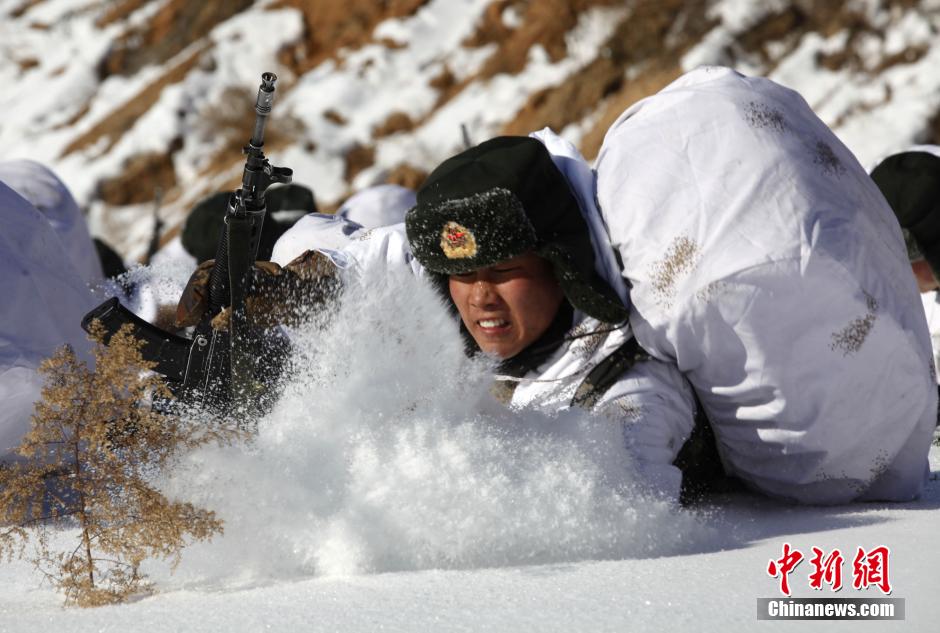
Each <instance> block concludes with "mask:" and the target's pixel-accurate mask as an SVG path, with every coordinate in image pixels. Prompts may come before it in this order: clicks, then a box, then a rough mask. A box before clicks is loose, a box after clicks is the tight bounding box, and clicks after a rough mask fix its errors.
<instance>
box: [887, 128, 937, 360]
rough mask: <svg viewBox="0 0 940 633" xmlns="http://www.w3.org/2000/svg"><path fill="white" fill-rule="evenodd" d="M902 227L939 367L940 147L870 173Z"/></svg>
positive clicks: (897, 158)
mask: <svg viewBox="0 0 940 633" xmlns="http://www.w3.org/2000/svg"><path fill="white" fill-rule="evenodd" d="M871 177H872V180H874V181H875V184H876V185H878V188H879V189H881V193H883V194H884V196H885V199H886V200H887V201H888V204H889V205H891V210H892V211H894V214H895V215H896V216H897V218H898V222H900V223H901V231H902V232H903V234H904V243H905V244H906V246H907V255H908V258H909V259H910V261H911V272H913V273H914V278H915V279H916V280H917V287H918V289H919V290H920V292H921V295H920V298H921V301H922V303H923V305H924V312H925V313H926V315H927V326H928V327H929V328H930V338H931V342H932V344H933V355H934V363H935V364H938V363H940V281H938V277H940V146H937V145H917V146H915V147H912V148H910V149H909V150H907V151H905V152H901V153H899V154H893V155H891V156H888V157H887V158H885V159H884V160H883V161H881V162H880V163H879V164H878V166H877V167H875V169H874V170H873V171H872V172H871Z"/></svg>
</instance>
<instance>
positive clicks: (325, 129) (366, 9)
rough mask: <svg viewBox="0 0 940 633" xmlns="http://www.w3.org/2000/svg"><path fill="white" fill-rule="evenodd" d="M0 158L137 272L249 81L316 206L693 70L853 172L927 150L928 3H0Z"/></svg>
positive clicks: (237, 142)
mask: <svg viewBox="0 0 940 633" xmlns="http://www.w3.org/2000/svg"><path fill="white" fill-rule="evenodd" d="M0 17H2V20H0V82H2V85H3V86H4V90H3V91H2V92H0V108H2V112H3V116H2V117H0V146H2V147H3V148H4V150H5V155H6V157H9V158H32V159H35V160H39V161H41V162H44V163H46V164H49V165H50V166H52V167H53V168H54V169H56V170H57V171H58V173H59V174H60V175H61V176H62V177H63V179H64V180H65V181H66V183H67V184H68V185H69V186H70V187H71V188H72V190H73V192H74V194H75V196H76V198H77V199H78V200H79V201H80V203H82V204H83V205H85V206H86V207H87V208H88V211H89V217H90V221H91V225H92V230H93V232H94V233H96V234H98V235H101V236H103V237H104V238H105V239H106V240H108V241H110V242H112V243H114V244H116V245H118V246H119V249H120V250H121V251H122V252H123V254H124V255H125V256H126V257H127V258H128V259H136V258H139V257H141V256H142V255H143V253H144V252H145V249H146V244H147V242H148V241H149V239H150V235H151V233H152V230H153V226H154V209H155V208H157V209H158V213H159V216H160V219H161V220H162V225H163V227H164V230H163V234H162V239H163V240H164V241H165V240H168V239H170V238H171V237H172V236H173V235H174V232H175V231H177V230H178V226H179V224H180V222H181V220H182V219H183V218H184V217H185V213H186V212H187V211H188V209H189V208H190V207H191V206H192V204H193V202H194V201H196V200H198V199H199V198H200V197H202V196H203V195H205V194H207V193H210V192H213V191H216V190H219V189H230V188H233V187H234V186H235V185H236V184H237V182H238V180H239V177H240V173H241V165H242V156H241V151H240V150H241V147H242V145H243V144H244V142H245V141H246V140H247V138H248V136H249V134H250V130H251V125H252V120H253V116H254V114H253V109H252V107H253V100H254V95H255V92H256V90H257V86H258V83H259V77H260V74H261V72H262V71H265V70H272V71H274V72H276V73H277V74H278V75H279V77H280V81H279V82H278V93H277V99H276V102H275V108H274V114H273V116H272V120H271V122H270V125H269V134H268V137H267V143H266V151H267V153H268V155H269V157H270V158H271V159H272V162H273V163H275V164H279V165H286V166H290V167H292V168H293V169H294V172H295V179H296V181H297V182H301V183H303V184H307V185H308V186H311V187H312V188H313V189H314V190H315V192H316V195H317V198H318V201H319V203H320V205H321V208H325V209H329V208H331V207H335V206H336V205H337V204H338V203H339V202H340V201H342V199H344V198H345V197H346V196H348V195H349V194H350V193H351V192H353V191H355V190H356V189H358V188H361V187H365V186H368V185H370V184H374V183H377V182H385V181H390V182H397V183H401V184H405V185H409V186H416V185H417V184H419V183H420V182H421V180H422V178H423V177H424V175H425V173H426V172H427V171H428V170H430V169H431V168H433V167H434V165H435V164H437V163H438V162H439V161H440V160H442V159H443V158H445V157H447V156H448V155H450V154H451V153H453V152H454V151H456V150H459V149H460V148H461V147H462V146H463V144H464V143H465V142H467V140H469V141H471V142H473V141H479V140H482V139H485V138H487V137H489V136H491V135H494V134H499V133H518V134H524V133H527V132H529V131H532V130H534V129H538V128H541V127H543V126H546V125H547V126H550V127H552V128H553V129H555V130H556V131H559V132H560V133H562V135H564V136H565V137H567V138H569V139H570V140H572V141H574V142H575V143H577V144H578V145H579V146H580V147H581V149H582V151H583V152H584V154H585V155H586V156H588V157H592V156H594V155H595V154H596V152H597V150H598V147H599V145H600V143H601V140H602V139H603V135H604V132H605V131H606V129H607V127H608V125H609V124H610V123H611V121H612V120H613V119H614V118H615V117H616V116H617V115H618V114H619V113H620V112H621V111H622V110H623V109H624V108H625V107H626V106H628V105H629V104H631V103H633V102H634V101H636V100H637V99H639V98H641V97H643V96H645V95H648V94H650V93H652V92H655V91H657V90H658V89H660V88H662V87H663V86H664V85H666V84H667V83H669V82H670V81H671V80H673V79H674V78H676V77H677V76H678V75H680V74H681V73H682V72H684V71H685V70H688V69H691V68H694V67H695V66H698V65H700V64H724V65H730V66H733V67H735V68H737V69H738V70H740V71H742V72H745V73H748V74H760V75H766V76H769V77H771V78H772V79H774V80H776V81H778V82H780V83H783V84H785V85H787V86H790V87H792V88H795V89H796V90H799V91H800V92H801V93H802V94H803V95H804V97H805V98H806V99H807V101H808V102H809V103H810V105H811V106H812V107H813V108H814V109H815V110H816V112H817V113H818V114H819V115H820V116H821V117H822V118H823V119H824V120H825V121H826V122H827V123H828V124H829V125H830V126H832V127H833V128H834V129H835V130H836V132H837V133H838V134H839V135H840V137H841V138H842V139H843V141H845V143H846V144H847V145H848V146H849V147H850V148H851V149H852V150H853V151H855V152H856V154H857V155H858V156H859V159H860V160H861V161H862V163H863V164H871V163H872V162H873V161H875V160H876V159H877V158H878V157H880V156H882V155H883V154H885V153H887V152H890V151H895V150H898V149H903V148H904V147H906V146H908V145H910V144H912V143H914V142H934V143H938V142H940V72H938V71H937V68H938V67H940V36H938V31H940V1H938V0H924V1H921V2H917V1H912V0H826V1H825V2H812V1H809V0H791V1H787V0H687V1H680V0H257V1H254V2H252V1H251V0H224V1H223V0H202V1H200V2H190V1H187V0H149V1H148V0H110V1H109V0H0Z"/></svg>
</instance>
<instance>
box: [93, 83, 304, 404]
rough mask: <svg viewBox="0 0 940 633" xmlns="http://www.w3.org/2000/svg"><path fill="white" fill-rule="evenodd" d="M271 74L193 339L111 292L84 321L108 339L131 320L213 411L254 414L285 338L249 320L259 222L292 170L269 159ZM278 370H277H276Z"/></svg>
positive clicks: (181, 383) (183, 385)
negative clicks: (224, 316)
mask: <svg viewBox="0 0 940 633" xmlns="http://www.w3.org/2000/svg"><path fill="white" fill-rule="evenodd" d="M275 81H277V76H276V75H275V74H274V73H269V72H268V73H264V74H262V75H261V86H260V87H259V88H258V97H257V99H256V102H255V113H256V117H255V127H254V131H253V132H252V135H251V139H250V140H249V141H248V145H246V146H245V147H244V149H243V152H244V153H245V154H247V159H246V161H245V169H244V172H243V173H242V186H241V188H240V189H238V190H237V191H235V192H233V193H232V194H231V196H230V197H229V203H228V209H227V210H226V213H225V216H224V218H223V221H224V228H223V230H222V232H221V235H220V236H219V245H218V248H217V250H216V258H215V266H214V268H213V269H212V273H211V276H210V280H209V295H208V310H207V311H206V313H205V315H204V316H203V317H202V320H201V321H200V322H199V324H197V325H196V327H195V330H194V332H193V336H192V338H187V337H183V336H178V335H176V334H172V333H170V332H166V331H164V330H162V329H160V328H158V327H156V326H155V325H152V324H150V323H148V322H147V321H145V320H143V319H141V318H140V317H138V316H137V315H135V314H134V313H133V312H131V311H130V310H128V309H127V308H126V307H125V306H124V305H122V304H121V302H120V301H119V300H118V298H117V297H112V298H110V299H108V300H107V301H105V302H103V303H102V304H101V305H99V306H98V307H96V308H94V309H93V310H91V311H90V312H89V313H88V314H86V315H85V317H84V318H83V319H82V328H83V329H84V330H85V331H89V329H90V327H91V324H92V322H93V321H95V320H98V321H100V322H101V323H102V325H103V326H104V329H105V340H104V343H105V344H107V343H108V342H109V341H110V339H111V337H112V336H113V335H114V334H116V333H117V331H118V330H119V329H120V328H121V326H123V325H125V324H128V323H129V324H131V327H132V328H133V334H134V336H135V338H137V339H138V340H141V341H143V345H142V348H141V353H142V355H143V357H144V358H145V359H146V360H149V361H152V362H155V363H156V366H155V368H154V370H155V371H156V372H157V373H159V374H161V375H162V376H163V378H164V380H165V381H166V383H167V385H168V386H169V387H170V390H171V391H172V392H173V394H174V395H175V396H176V397H177V398H178V399H179V400H180V401H181V402H183V403H185V404H189V405H196V406H198V407H201V408H203V409H207V410H209V411H212V412H216V413H218V412H234V413H240V414H243V415H247V416H248V417H253V416H254V415H256V414H258V413H260V412H261V411H263V409H264V407H265V406H266V405H267V404H268V402H267V400H268V398H266V395H267V388H268V386H269V384H270V383H271V379H270V376H271V374H272V373H273V372H277V371H278V370H279V366H280V363H281V362H282V361H283V359H284V358H285V357H286V351H287V348H288V343H287V342H286V339H284V338H283V337H278V336H276V335H272V332H271V331H263V330H261V329H260V328H256V327H254V326H252V325H251V324H250V323H248V321H247V319H246V312H245V295H246V291H247V284H248V277H249V272H250V271H251V268H252V266H253V265H254V261H255V258H256V256H257V253H258V242H259V239H260V237H261V227H262V225H263V223H264V216H265V213H266V211H267V208H266V206H265V201H264V194H265V191H266V190H267V188H268V187H269V186H270V185H272V184H274V183H285V184H286V183H289V182H290V181H291V179H292V175H293V171H292V170H291V169H288V168H286V167H274V166H272V165H271V164H270V163H269V162H268V159H266V158H265V157H264V152H263V151H262V147H263V145H264V127H265V124H266V122H267V118H268V115H269V114H270V113H271V106H272V104H273V102H274V83H275ZM223 310H227V311H228V312H229V315H230V319H229V327H228V329H227V330H226V331H223V330H219V329H215V328H213V327H212V321H213V319H214V318H215V317H216V316H218V315H219V313H220V312H222V311H223ZM275 375H276V373H275Z"/></svg>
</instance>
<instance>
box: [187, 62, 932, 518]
mask: <svg viewBox="0 0 940 633" xmlns="http://www.w3.org/2000/svg"><path fill="white" fill-rule="evenodd" d="M597 170H598V173H597V190H596V194H597V195H596V197H595V189H594V186H593V185H594V183H593V177H592V176H593V174H592V173H591V171H590V169H589V168H588V167H587V165H586V164H585V163H584V161H583V159H581V157H580V156H579V155H578V154H577V152H576V151H575V150H574V149H573V148H572V147H570V146H567V145H566V144H565V143H564V142H563V141H561V140H560V139H557V137H554V136H553V135H551V134H550V133H547V132H543V133H540V134H539V135H537V137H536V138H524V137H523V138H513V137H503V138H497V139H493V140H491V141H487V142H486V143H483V144H481V145H480V146H478V147H474V148H471V149H469V150H467V151H465V152H463V153H461V154H459V155H457V156H455V157H453V158H451V159H449V160H447V161H445V162H444V163H443V164H441V165H440V166H439V167H438V168H437V169H436V170H435V171H434V172H433V173H432V174H431V175H430V176H429V178H428V180H427V182H426V183H425V184H424V185H423V186H422V188H421V189H420V190H419V192H418V197H417V206H416V207H415V208H414V209H413V210H412V211H410V212H409V214H408V217H407V222H406V224H407V240H408V243H407V244H406V243H405V240H404V237H403V235H402V232H401V228H400V227H398V228H393V229H388V230H385V231H381V232H375V233H373V235H372V237H371V239H367V240H361V241H357V242H353V243H351V244H350V245H349V247H347V248H345V249H343V250H342V251H341V252H333V253H331V254H330V258H331V261H332V262H333V263H334V264H336V265H337V266H339V267H342V268H346V269H347V270H356V269H357V264H358V265H364V264H365V263H367V262H369V261H376V260H377V261H381V262H384V264H385V265H388V266H396V265H401V266H410V267H411V268H412V269H413V270H416V271H417V272H419V273H420V272H421V267H422V266H423V268H424V269H425V273H426V274H428V276H429V278H430V279H431V280H432V282H433V283H436V284H438V286H439V287H440V288H441V292H442V294H443V295H444V297H446V298H447V299H448V300H449V301H450V302H451V303H452V304H453V305H454V308H455V311H456V312H457V313H458V314H459V315H460V318H461V321H462V323H463V331H464V333H465V335H466V338H467V343H468V348H469V349H470V350H471V352H475V351H478V350H479V351H482V352H484V353H489V354H492V355H495V356H498V357H499V358H501V359H503V366H502V367H503V373H504V376H502V377H501V384H503V385H504V386H506V387H507V388H506V389H505V394H504V395H505V397H506V400H507V401H508V402H510V403H511V405H512V406H518V407H527V406H536V407H540V408H543V409H549V410H558V409H563V408H566V407H570V406H581V407H585V408H588V409H591V410H593V411H596V412H598V414H599V415H600V419H602V420H613V421H616V422H618V423H620V424H621V425H622V428H623V442H624V448H625V450H627V451H629V452H630V453H632V454H633V457H634V458H635V460H636V461H637V462H638V463H639V465H640V466H641V469H642V470H643V472H644V474H645V476H646V478H647V479H648V483H649V485H650V487H651V488H652V489H653V490H655V491H657V492H659V493H660V494H663V495H666V496H669V497H675V496H677V495H678V494H679V491H680V485H681V479H682V472H681V470H680V466H688V465H689V460H688V459H684V458H687V457H688V455H687V454H686V455H680V452H683V447H684V446H685V447H686V450H685V451H684V453H688V452H689V450H688V449H689V446H690V445H689V444H688V442H689V440H690V437H693V436H698V437H705V438H707V437H709V432H708V431H707V429H706V425H707V424H709V423H710V426H711V429H712V430H713V433H714V444H713V447H714V449H715V450H716V453H714V454H713V455H712V457H711V458H710V459H711V461H710V462H709V461H708V459H707V455H708V453H707V451H706V453H704V455H705V456H706V462H707V463H705V464H704V465H705V466H706V467H707V466H712V467H720V469H721V470H723V471H724V473H726V474H728V475H732V476H735V477H736V478H738V479H739V480H741V481H743V482H744V483H745V484H746V485H747V486H748V487H750V488H752V489H754V490H758V491H761V492H764V493H766V494H769V495H773V496H777V497H782V498H786V499H791V500H796V501H799V502H804V503H842V502H848V501H852V500H856V499H860V500H875V499H878V500H897V501H903V500H909V499H912V498H914V497H916V496H917V495H918V494H919V493H920V491H921V490H922V488H923V485H924V481H925V479H926V475H927V472H928V470H927V451H928V448H929V444H930V438H931V434H932V430H933V427H934V424H935V418H936V409H937V393H936V388H935V387H934V383H933V362H932V358H931V353H930V340H929V335H928V332H927V327H926V323H925V321H924V316H923V311H922V310H921V309H920V304H919V302H918V298H917V292H916V287H915V284H914V281H913V279H912V278H911V276H910V273H909V272H908V271H909V268H908V265H907V260H906V258H905V256H904V246H903V241H902V238H901V234H900V230H899V227H898V225H897V222H896V221H895V220H894V218H893V216H892V214H891V211H890V209H889V208H888V207H887V205H886V204H885V201H884V199H883V197H882V196H881V195H880V193H879V192H878V190H877V189H876V187H875V186H874V184H873V183H872V182H871V180H870V179H869V178H868V176H867V174H866V173H865V172H864V170H863V169H862V168H861V166H860V165H859V164H858V163H857V161H856V160H855V158H854V157H853V156H852V155H851V153H850V152H849V151H848V150H847V149H845V147H843V146H842V144H841V143H840V142H839V141H838V139H836V137H835V136H834V135H833V134H832V133H831V132H830V131H829V130H828V129H827V128H826V126H825V125H824V124H823V123H822V122H821V121H819V119H818V118H816V117H815V115H814V114H813V113H812V111H811V110H810V109H809V107H808V106H807V105H806V103H805V102H804V101H803V100H802V99H801V98H800V97H799V95H797V94H796V93H794V92H792V91H789V90H786V89H784V88H782V87H780V86H778V85H776V84H774V83H772V82H770V81H767V80H763V79H753V78H747V77H744V76H741V75H739V74H738V73H735V72H733V71H730V70H727V69H719V68H703V69H699V70H696V71H693V72H691V73H688V74H687V75H685V76H683V77H682V78H680V79H679V80H677V81H676V82H674V83H673V84H671V85H670V86H668V87H667V88H665V89H664V90H663V91H662V92H660V93H659V94H657V95H654V96H652V97H650V98H648V99H645V100H643V101H641V102H639V103H637V104H635V105H634V106H632V107H631V108H630V109H629V110H627V111H626V112H625V113H624V114H623V115H622V116H621V117H620V119H618V121H617V122H616V123H615V124H614V126H613V127H612V128H611V130H610V131H609V132H608V135H607V138H606V139H605V142H604V146H603V147H602V149H601V153H600V157H599V160H598V167H597ZM595 201H597V202H599V208H598V204H595ZM605 229H606V230H605ZM311 246H312V247H314V248H315V247H316V244H311ZM409 246H410V248H409ZM412 252H413V258H412V255H411V253H412ZM415 259H416V260H417V261H418V262H420V264H421V266H418V264H417V263H416V262H415ZM312 261H316V262H317V266H316V269H317V270H319V271H320V272H322V270H323V264H324V259H323V257H322V256H321V257H315V256H310V255H308V256H307V262H308V263H309V262H312ZM327 268H328V266H327ZM269 270H270V271H273V272H274V273H277V277H278V278H283V279H296V278H297V277H298V275H297V273H296V272H295V271H290V270H289V271H286V272H285V271H283V270H281V269H278V268H271V267H269ZM291 283H295V282H291ZM186 312H187V309H186V306H185V302H184V309H183V310H182V311H181V314H183V315H184V316H185V313H186ZM697 409H698V410H699V411H700V412H701V413H703V414H704V415H701V416H699V418H698V422H696V410H697ZM677 460H678V461H677ZM692 461H693V462H694V461H696V460H692ZM701 461H702V460H701V459H699V460H698V462H699V463H698V464H697V465H698V466H702V463H701ZM689 473H691V470H687V477H686V478H687V480H688V479H689V476H688V475H689ZM687 483H688V481H687Z"/></svg>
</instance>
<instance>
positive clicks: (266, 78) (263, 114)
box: [251, 73, 277, 148]
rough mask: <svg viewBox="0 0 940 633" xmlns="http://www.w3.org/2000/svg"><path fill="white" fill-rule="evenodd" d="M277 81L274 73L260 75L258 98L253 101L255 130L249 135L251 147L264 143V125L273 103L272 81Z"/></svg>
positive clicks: (258, 146)
mask: <svg viewBox="0 0 940 633" xmlns="http://www.w3.org/2000/svg"><path fill="white" fill-rule="evenodd" d="M276 81H277V75H275V74H274V73H263V74H262V75H261V86H259V87H258V99H257V100H256V101H255V114H256V116H255V131H254V133H253V134H252V135H251V145H252V147H257V148H260V147H261V146H262V145H264V125H265V123H267V121H268V115H269V114H271V107H272V106H273V105H274V82H276Z"/></svg>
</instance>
